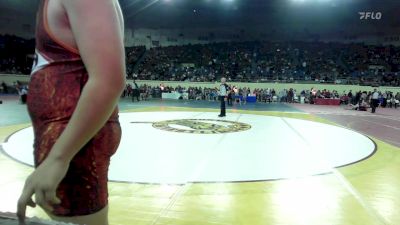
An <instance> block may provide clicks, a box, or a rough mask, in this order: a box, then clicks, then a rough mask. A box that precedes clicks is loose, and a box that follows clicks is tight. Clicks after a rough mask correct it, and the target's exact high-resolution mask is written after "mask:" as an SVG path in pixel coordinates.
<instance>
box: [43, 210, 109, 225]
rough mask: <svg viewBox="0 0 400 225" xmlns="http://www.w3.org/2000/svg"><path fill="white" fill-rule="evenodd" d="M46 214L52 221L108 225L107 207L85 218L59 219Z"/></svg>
mask: <svg viewBox="0 0 400 225" xmlns="http://www.w3.org/2000/svg"><path fill="white" fill-rule="evenodd" d="M46 213H47V215H48V216H49V217H50V218H51V219H52V220H56V221H60V222H66V223H74V224H79V225H108V206H106V207H104V208H103V209H101V210H100V211H98V212H96V213H93V214H90V215H85V216H73V217H60V216H55V215H53V214H51V213H49V212H46Z"/></svg>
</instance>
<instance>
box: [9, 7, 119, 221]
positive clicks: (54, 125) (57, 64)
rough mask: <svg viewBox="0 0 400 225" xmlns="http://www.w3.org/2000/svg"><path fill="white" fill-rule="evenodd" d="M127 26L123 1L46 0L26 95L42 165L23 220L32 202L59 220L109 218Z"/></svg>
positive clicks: (26, 195) (26, 197) (30, 186)
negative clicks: (110, 172)
mask: <svg viewBox="0 0 400 225" xmlns="http://www.w3.org/2000/svg"><path fill="white" fill-rule="evenodd" d="M123 27H124V24H123V17H122V13H121V9H120V6H119V3H118V1H117V0H40V5H39V11H38V14H37V26H36V54H35V55H36V57H35V62H34V66H33V68H32V73H31V81H30V84H29V93H28V98H27V106H28V112H29V114H30V117H31V120H32V124H33V129H34V136H35V140H34V158H35V167H36V168H35V171H34V172H33V173H32V174H31V175H30V176H29V177H28V178H27V180H26V182H25V186H24V189H23V192H22V194H21V196H20V198H19V201H18V211H17V216H18V217H19V221H20V224H25V211H26V206H27V205H29V206H32V207H34V206H35V205H39V206H41V207H42V208H43V209H44V210H45V211H46V212H47V213H48V214H49V216H50V217H51V218H52V219H54V220H59V221H64V222H72V223H78V224H87V225H107V224H108V211H107V210H108V208H107V205H108V191H107V182H108V179H107V173H108V166H109V163H110V157H111V156H112V155H113V154H114V153H115V151H116V150H117V147H118V145H119V142H120V138H121V127H120V124H119V121H118V108H117V104H118V100H119V97H120V96H121V93H122V91H123V89H124V86H125V74H126V71H125V57H124V56H125V52H124V45H123V33H124V32H123ZM99 90H101V91H99ZM44 178H45V179H44ZM33 195H35V202H34V201H33V200H32V196H33Z"/></svg>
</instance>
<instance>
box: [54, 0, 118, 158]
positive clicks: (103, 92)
mask: <svg viewBox="0 0 400 225" xmlns="http://www.w3.org/2000/svg"><path fill="white" fill-rule="evenodd" d="M63 4H64V7H65V9H66V11H67V14H68V17H69V21H70V24H71V28H72V31H73V34H74V37H75V41H76V43H77V46H78V49H79V53H80V55H81V57H82V59H83V62H84V64H85V66H86V69H87V71H88V73H89V80H88V82H87V83H86V85H85V87H84V89H83V91H82V95H81V97H80V99H79V102H78V105H77V108H76V110H75V112H74V113H73V115H72V118H71V120H70V121H69V123H68V126H67V127H66V129H65V131H64V132H63V134H62V135H61V137H60V138H59V140H58V141H57V142H56V144H55V145H54V148H53V149H52V151H51V152H50V155H49V157H50V158H55V159H61V160H68V161H70V160H71V159H72V158H73V156H74V155H75V154H76V153H77V152H78V151H79V149H81V148H82V147H83V146H84V145H85V144H86V143H87V142H88V141H89V140H90V139H91V138H92V137H93V136H94V135H95V134H96V133H97V132H98V131H99V130H100V128H101V127H103V126H104V124H105V122H106V121H107V120H108V118H109V117H110V115H111V114H112V112H113V110H114V109H115V107H116V105H117V103H118V99H119V96H120V95H121V93H122V90H123V88H124V86H125V61H124V60H125V53H124V45H123V32H122V29H121V26H120V19H119V17H118V14H117V10H116V7H117V5H116V2H115V1H110V0H83V1H82V0H65V1H63Z"/></svg>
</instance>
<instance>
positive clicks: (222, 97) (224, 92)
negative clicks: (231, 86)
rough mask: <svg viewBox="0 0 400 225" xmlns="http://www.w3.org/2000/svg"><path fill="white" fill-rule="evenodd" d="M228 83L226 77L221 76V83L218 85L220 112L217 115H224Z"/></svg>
mask: <svg viewBox="0 0 400 225" xmlns="http://www.w3.org/2000/svg"><path fill="white" fill-rule="evenodd" d="M227 89H228V85H227V84H226V78H225V77H222V78H221V85H220V86H219V99H220V101H221V112H220V114H219V115H218V116H219V117H225V116H226V106H225V102H226V100H227V98H228V96H227V95H228V93H227Z"/></svg>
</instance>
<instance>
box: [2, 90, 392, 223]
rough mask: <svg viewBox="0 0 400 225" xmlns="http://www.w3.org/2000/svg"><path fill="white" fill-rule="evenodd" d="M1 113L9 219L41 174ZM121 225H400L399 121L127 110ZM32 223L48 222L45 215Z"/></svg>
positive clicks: (26, 135) (20, 125)
mask: <svg viewBox="0 0 400 225" xmlns="http://www.w3.org/2000/svg"><path fill="white" fill-rule="evenodd" d="M2 98H3V100H4V101H5V102H4V104H2V105H0V143H3V144H2V146H1V147H0V148H1V152H0V199H1V200H0V211H3V212H4V211H10V212H15V208H16V206H15V205H16V200H17V198H18V196H19V194H20V191H21V189H22V185H23V182H24V180H25V178H26V177H27V176H28V175H29V174H30V172H32V167H31V166H30V165H31V164H32V147H31V143H32V134H31V133H32V132H31V129H30V128H29V127H30V125H29V116H28V115H27V113H26V108H25V106H23V105H19V104H18V103H17V100H16V99H15V97H12V96H11V97H6V98H4V97H2ZM120 109H121V113H120V118H121V125H122V128H123V132H124V133H123V137H122V141H121V147H120V149H119V150H118V152H117V154H116V155H114V157H113V159H112V164H111V167H110V180H112V182H110V184H109V190H110V198H109V199H110V224H111V225H119V224H121V225H122V224H123V225H125V224H126V225H139V224H143V225H144V224H146V225H150V224H151V225H153V224H158V225H167V224H169V225H183V224H185V225H211V224H212V225H267V224H271V225H280V224H284V225H314V224H315V225H325V224H326V225H336V224H338V225H353V224H354V225H358V224H359V225H372V224H374V225H375V224H379V225H389V224H390V225H392V224H393V225H397V224H400V201H399V199H400V189H399V188H398V187H400V176H399V171H400V155H399V154H400V152H399V150H400V149H399V147H400V143H399V141H398V138H399V137H400V109H397V110H395V109H378V111H377V114H374V115H373V114H371V113H369V112H356V111H348V110H344V109H343V108H340V107H332V106H314V105H300V104H293V105H291V104H290V105H289V104H275V103H274V104H247V105H245V106H243V105H242V106H234V107H232V108H229V109H228V116H227V117H226V118H223V119H220V118H218V117H217V116H216V115H217V114H218V103H217V102H206V101H197V102H193V101H192V102H188V101H160V100H157V101H149V102H139V103H132V102H130V101H129V100H128V99H124V100H122V101H121V102H120ZM28 215H29V216H39V217H43V218H45V216H44V213H43V212H42V211H41V210H39V209H30V210H29V211H28Z"/></svg>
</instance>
